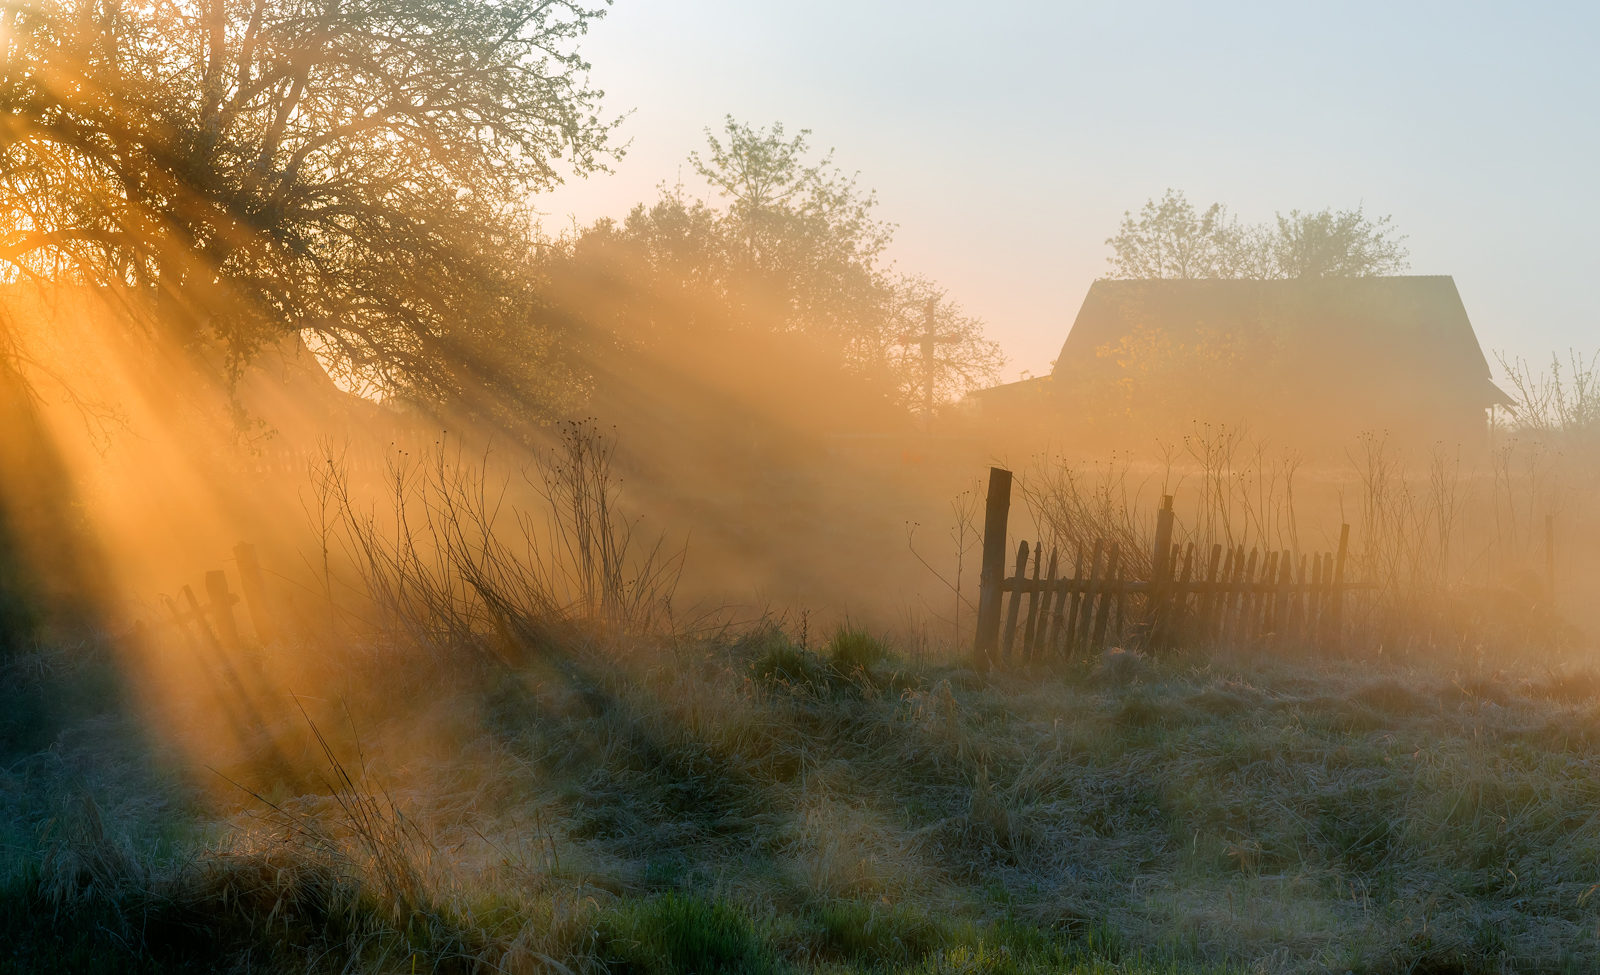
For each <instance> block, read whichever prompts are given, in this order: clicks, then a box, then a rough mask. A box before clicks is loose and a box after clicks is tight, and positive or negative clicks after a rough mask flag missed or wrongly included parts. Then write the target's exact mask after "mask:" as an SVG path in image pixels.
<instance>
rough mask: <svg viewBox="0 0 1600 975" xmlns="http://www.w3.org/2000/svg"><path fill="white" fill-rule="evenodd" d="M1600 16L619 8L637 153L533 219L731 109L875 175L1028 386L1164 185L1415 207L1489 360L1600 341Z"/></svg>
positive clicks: (671, 163)
mask: <svg viewBox="0 0 1600 975" xmlns="http://www.w3.org/2000/svg"><path fill="white" fill-rule="evenodd" d="M1597 9H1600V5H1593V4H1576V3H1574V4H1548V5H1534V4H1511V3H1505V4H1480V3H1471V4H1469V3H1448V4H1447V3H1426V4H1424V3H1410V4H1407V3H1388V4H1377V3H1374V4H1332V3H1327V4H1316V5H1312V4H1291V3H1273V4H1250V5H1246V4H1218V3H1212V4H1199V3H1197V4H1177V3H1167V4H1131V3H1115V4H1112V3H1103V4H1094V5H1085V4H1076V3H1044V2H1020V3H1011V4H1007V5H1005V6H1004V7H1003V8H1001V7H1000V5H998V4H995V5H989V4H975V3H952V2H942V0H941V2H923V3H915V2H909V0H856V2H849V0H810V2H804V3H796V2H790V3H776V2H763V0H743V2H740V0H617V3H616V5H615V6H614V7H613V8H612V10H611V13H610V15H609V16H608V17H607V18H606V19H605V20H603V21H601V22H599V23H598V24H597V25H595V27H594V29H593V30H592V32H591V34H590V36H589V37H588V38H587V39H586V41H585V44H584V47H583V50H584V52H585V55H586V56H587V57H588V58H589V59H590V60H591V61H592V62H593V64H594V73H593V80H594V81H595V83H596V84H598V85H599V86H600V87H603V88H605V89H606V91H607V95H608V100H609V105H610V107H611V109H612V110H613V111H619V112H620V111H625V110H631V112H632V114H631V115H630V116H629V118H628V119H627V121H626V122H625V123H624V126H623V129H622V136H623V137H624V138H627V139H631V140H632V147H631V149H630V151H629V153H628V155H627V157H626V158H625V159H623V160H622V161H621V162H620V163H618V164H617V165H616V167H615V168H616V173H615V174H614V175H611V176H597V177H594V178H592V179H590V180H588V181H584V182H582V183H574V184H571V185H569V186H567V187H565V188H563V189H561V190H558V191H556V192H555V193H552V194H550V195H548V196H545V197H542V198H541V199H540V201H539V205H540V207H541V208H542V209H544V210H545V211H547V212H549V213H551V214H552V216H553V217H555V218H556V219H557V220H564V219H565V218H566V217H567V216H568V215H572V216H576V217H577V218H578V219H580V220H582V221H587V220H590V219H593V218H595V217H599V216H603V215H608V214H609V215H621V214H622V213H623V212H625V211H626V210H627V208H628V206H629V205H630V204H631V203H632V202H636V201H639V200H643V199H647V198H650V197H652V196H653V195H654V192H655V190H654V188H655V186H656V184H657V183H659V182H661V181H662V180H669V181H670V180H671V179H673V178H674V177H675V175H676V174H677V173H678V172H679V171H680V169H682V170H684V172H686V173H687V169H686V167H684V166H683V159H684V158H685V157H686V156H687V154H688V152H689V151H690V150H691V149H694V148H697V147H699V146H701V145H703V144H704V135H703V131H702V130H703V129H705V128H706V127H707V126H712V127H718V126H720V122H721V119H722V116H723V115H724V114H726V113H732V114H733V115H735V116H737V117H738V118H740V119H741V120H744V121H748V122H751V123H756V124H765V123H769V122H773V121H782V122H783V123H784V124H785V126H786V127H788V128H790V129H791V130H793V129H799V128H809V129H811V130H812V131H813V133H814V135H813V144H814V145H816V146H818V147H819V148H824V149H825V148H827V147H830V146H831V147H833V148H834V149H835V154H836V155H835V160H836V162H837V163H839V164H840V165H841V166H842V167H843V168H845V169H846V170H858V171H859V172H860V179H861V183H862V185H864V186H867V187H871V188H873V189H876V190H877V191H878V196H879V200H880V213H881V215H882V217H883V218H885V219H887V220H889V221H891V222H893V223H895V224H897V225H898V227H899V230H898V232H897V235H896V242H895V245H894V248H893V251H892V253H893V256H894V258H895V259H896V260H897V261H898V262H899V264H900V265H901V266H902V267H904V268H905V269H906V270H909V271H917V272H921V273H924V274H927V275H929V276H931V277H933V278H934V279H935V280H937V281H939V282H940V283H942V284H943V285H945V286H946V287H947V288H949V290H950V291H951V293H952V295H953V296H954V297H955V298H956V299H957V300H959V301H960V302H961V303H962V304H963V305H964V306H965V307H966V308H967V310H968V311H969V312H971V313H973V314H976V315H978V316H980V317H982V318H983V319H984V320H985V321H986V322H987V323H988V326H989V330H990V333H991V335H992V336H993V337H994V338H995V339H997V340H998V341H1000V343H1001V344H1002V345H1003V346H1004V348H1005V350H1006V352H1007V354H1008V356H1009V358H1010V362H1009V364H1008V366H1007V370H1006V374H1007V377H1008V378H1010V377H1014V376H1015V375H1017V374H1018V373H1020V372H1022V371H1023V370H1028V371H1032V372H1034V373H1039V372H1043V371H1045V370H1046V369H1047V368H1048V365H1049V362H1050V360H1051V359H1052V358H1053V357H1054V356H1055V354H1056V352H1057V351H1058V350H1059V348H1060V345H1061V341H1062V339H1063V338H1064V337H1065V335H1066V332H1067V329H1068V327H1069V326H1070V324H1071V322H1072V319H1073V316H1074V315H1075V314H1076V312H1077V308H1078V305H1079V303H1080V302H1081V301H1082V299H1083V295H1084V292H1085V290H1086V289H1087V288H1088V286H1089V283H1090V281H1092V280H1093V279H1094V278H1095V277H1097V276H1099V275H1100V274H1101V273H1103V271H1104V270H1105V267H1106V263H1105V258H1106V253H1107V248H1106V246H1105V239H1106V238H1107V237H1108V236H1110V235H1111V234H1112V233H1113V232H1115V230H1116V226H1117V223H1118V221H1119V220H1120V218H1121V214H1122V211H1124V210H1127V209H1137V208H1138V207H1139V206H1140V205H1141V204H1142V203H1143V202H1144V200H1145V199H1147V198H1149V197H1152V196H1159V195H1160V194H1161V192H1162V191H1163V190H1164V189H1165V188H1166V187H1169V186H1171V187H1174V188H1178V189H1181V190H1183V191H1184V192H1185V193H1187V194H1188V196H1189V198H1190V200H1192V201H1194V202H1196V203H1200V204H1204V203H1209V202H1211V201H1220V202H1223V203H1225V204H1227V205H1228V206H1229V207H1230V208H1231V209H1232V210H1234V211H1235V212H1236V213H1237V214H1239V215H1240V216H1241V217H1242V218H1244V219H1246V220H1251V221H1256V220H1264V219H1268V218H1270V217H1271V215H1272V213H1273V211H1275V210H1283V211H1288V210H1290V209H1292V208H1300V209H1320V208H1322V207H1324V206H1334V207H1341V208H1342V207H1353V206H1355V205H1357V204H1363V205H1365V207H1366V209H1367V212H1368V213H1369V214H1373V215H1380V214H1392V215H1393V217H1394V221H1395V224H1396V225H1397V226H1398V228H1399V229H1400V230H1401V231H1402V232H1404V233H1405V234H1407V235H1408V237H1409V240H1408V241H1407V245H1408V247H1409V248H1410V251H1411V264H1412V270H1413V273H1418V274H1450V275H1454V277H1455V279H1456V284H1457V287H1459V288H1460V291H1461V295H1462V298H1463V299H1464V300H1465V302H1466V306H1467V312H1468V314H1469V315H1471V317H1472V320H1473V323H1474V325H1475V326H1476V327H1477V330H1478V335H1479V338H1480V340H1481V341H1482V343H1483V345H1484V348H1485V351H1486V353H1492V351H1493V350H1495V349H1503V350H1507V351H1510V352H1513V353H1518V354H1522V355H1528V356H1537V357H1546V356H1547V355H1548V352H1549V351H1551V350H1565V349H1566V348H1567V347H1568V346H1578V347H1579V348H1581V349H1589V350H1591V351H1592V350H1594V349H1596V348H1600V307H1597V304H1600V302H1597V299H1596V295H1597V294H1600V288H1597V285H1600V280H1597V279H1600V243H1597V236H1596V233H1597V225H1600V188H1597V179H1600V105H1597V101H1600V57H1597V55H1596V53H1595V46H1596V43H1597V38H1600V13H1597ZM691 186H692V187H693V184H692V183H691ZM693 188H696V189H698V187H693Z"/></svg>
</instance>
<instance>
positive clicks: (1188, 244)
mask: <svg viewBox="0 0 1600 975" xmlns="http://www.w3.org/2000/svg"><path fill="white" fill-rule="evenodd" d="M1404 240H1405V238H1404V237H1403V236H1400V235H1397V234H1396V233H1395V232H1394V229H1393V227H1392V225H1391V218H1390V217H1387V216H1384V217H1379V218H1378V219H1376V220H1372V219H1369V218H1368V217H1367V216H1366V215H1365V213H1363V211H1362V208H1361V207H1359V206H1358V207H1356V208H1355V209H1354V210H1332V209H1325V210H1320V211H1317V212H1315V213H1302V212H1301V211H1299V210H1291V211H1290V212H1289V214H1288V215H1287V216H1285V215H1283V214H1281V213H1280V214H1277V215H1276V218H1275V220H1274V222H1273V223H1272V224H1270V225H1268V224H1254V225H1253V224H1241V223H1240V222H1239V220H1238V219H1237V218H1236V217H1234V216H1232V215H1231V214H1229V213H1228V211H1227V209H1226V208H1225V207H1223V206H1222V204H1220V203H1213V204H1211V205H1210V206H1209V207H1207V208H1206V209H1205V210H1203V211H1200V210H1196V209H1195V207H1194V205H1193V204H1191V203H1190V202H1189V201H1188V199H1187V198H1186V197H1185V196H1184V195H1183V194H1182V193H1181V192H1179V191H1177V190H1172V189H1169V190H1167V191H1166V193H1165V194H1163V195H1162V197H1161V199H1160V200H1147V201H1146V202H1145V205H1144V207H1143V208H1142V209H1140V211H1139V213H1138V215H1134V214H1133V213H1132V212H1128V213H1125V214H1124V215H1123V219H1122V225H1121V227H1120V228H1119V229H1118V231H1117V234H1116V236H1114V237H1111V238H1109V239H1108V240H1107V241H1106V243H1107V244H1109V245H1111V257H1110V259H1109V260H1110V264H1111V274H1110V277H1113V278H1254V279H1272V278H1321V277H1364V276H1368V275H1384V274H1399V273H1402V272H1404V271H1405V270H1406V269H1407V267H1408V266H1409V265H1408V264H1407V261H1406V256H1407V254H1406V250H1405V247H1404V246H1403V241H1404Z"/></svg>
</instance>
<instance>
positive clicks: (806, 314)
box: [550, 118, 1003, 407]
mask: <svg viewBox="0 0 1600 975" xmlns="http://www.w3.org/2000/svg"><path fill="white" fill-rule="evenodd" d="M809 135H810V133H809V131H806V130H802V131H800V132H799V133H797V134H795V135H793V136H790V135H787V134H786V133H785V131H784V128H783V126H782V125H781V124H776V125H773V126H772V127H770V128H767V129H761V128H754V127H752V126H749V125H746V124H744V123H741V122H738V121H736V120H734V119H732V118H729V119H727V120H726V122H725V125H724V128H723V131H722V133H721V134H720V135H718V134H714V133H712V132H709V131H708V132H707V143H708V145H707V149H706V151H705V152H704V153H699V152H697V153H693V154H691V156H690V160H689V161H690V164H691V166H692V167H693V168H694V170H695V172H696V173H697V174H699V175H700V176H701V177H703V178H704V179H705V180H706V182H707V183H708V184H709V185H710V186H711V187H712V188H713V189H714V190H715V191H716V192H717V194H718V195H719V196H721V197H722V198H723V200H724V201H726V202H725V204H723V205H720V206H719V205H717V204H715V203H713V202H709V201H707V200H704V199H700V198H696V197H693V196H691V195H689V194H688V193H687V192H686V191H685V190H684V188H683V187H682V186H675V187H670V188H666V189H665V190H664V191H663V193H662V195H661V197H660V198H659V199H657V200H656V201H655V202H654V203H651V204H648V205H645V204H640V205H639V206H637V207H635V208H634V209H633V210H632V212H630V213H629V214H628V216H627V218H626V219H625V220H624V221H622V222H621V223H616V222H613V221H602V222H600V223H599V224H597V225H596V226H594V227H592V228H590V229H588V230H587V231H585V232H584V233H582V234H580V235H578V237H577V238H575V239H574V240H571V241H568V242H567V257H564V258H563V260H564V261H567V263H565V264H564V265H563V268H562V269H560V270H552V271H551V272H550V275H551V277H553V278H554V277H560V276H562V275H570V274H573V273H574V265H573V264H572V263H571V259H572V258H573V257H581V256H582V255H588V257H589V259H591V260H592V259H602V257H601V256H602V255H604V257H603V259H604V260H608V261H610V262H612V264H613V265H614V270H613V272H612V274H613V275H614V276H615V277H620V278H622V279H623V280H625V281H627V282H628V284H627V286H626V288H625V289H621V290H626V291H631V292H632V293H633V294H634V295H636V296H639V300H635V301H631V302H629V301H626V300H624V299H620V298H618V299H616V300H613V301H610V302H607V301H604V300H601V301H598V302H597V301H596V300H595V298H594V297H592V296H591V297H587V298H586V299H585V300H584V301H582V302H571V301H569V302H567V305H568V307H576V306H579V305H582V306H585V307H587V308H588V309H589V310H588V311H587V314H588V315H589V316H590V317H596V315H597V314H598V317H604V318H607V320H608V322H609V324H608V325H607V326H606V328H607V329H608V330H609V333H610V335H611V337H610V338H609V339H607V340H606V341H608V342H612V343H620V344H621V345H624V346H626V345H630V344H636V343H649V342H651V341H654V340H655V339H653V338H652V336H657V335H658V334H659V333H661V332H663V331H667V332H673V333H675V334H677V335H679V336H684V335H686V334H688V333H693V334H694V336H696V337H697V338H699V339H704V338H707V337H710V336H713V335H715V334H717V333H718V332H721V333H726V334H731V333H733V332H735V331H738V332H743V333H751V332H756V333H769V334H771V335H774V336H785V337H787V339H788V341H786V342H785V343H782V344H781V347H783V348H786V349H788V350H789V351H788V352H786V353H783V354H784V355H785V356H790V355H794V354H796V352H795V350H797V349H798V348H799V347H800V345H802V344H803V345H804V346H805V348H806V350H807V351H806V352H805V353H804V357H805V358H806V359H807V360H808V361H811V362H815V363H817V364H819V365H821V364H823V363H826V366H825V368H827V369H830V370H832V371H833V372H834V373H836V374H837V373H839V372H843V373H845V374H848V375H852V376H854V377H856V378H857V379H859V380H861V381H862V382H864V383H867V384H873V383H876V384H878V385H879V386H881V387H882V389H883V391H884V394H885V395H887V396H888V397H889V398H890V399H892V400H894V401H895V402H898V403H899V404H900V405H902V406H913V407H915V406H918V405H920V404H922V403H923V402H924V400H925V396H924V393H925V391H926V387H927V382H928V370H927V363H926V361H925V360H924V358H923V357H922V353H921V348H922V343H921V335H922V334H924V332H923V330H924V329H925V328H927V327H928V326H929V325H930V324H931V326H932V328H933V331H934V333H935V334H936V335H937V336H938V337H939V338H940V341H939V342H938V343H937V356H936V362H935V365H936V369H935V374H934V376H933V390H934V393H935V397H934V398H935V400H936V402H939V403H942V402H945V401H946V400H948V399H951V398H954V397H956V396H959V395H960V394H962V393H964V392H966V391H968V390H970V389H973V388H977V387H979V386H982V385H986V384H990V383H992V382H994V380H995V377H996V375H997V373H998V371H999V366H1000V364H1001V362H1002V361H1003V360H1002V357H1001V355H1000V351H999V347H998V346H996V345H995V344H994V343H993V342H990V341H989V340H987V339H985V338H984V336H983V329H982V323H981V322H979V321H977V320H976V319H974V318H972V317H970V316H968V315H966V314H965V313H964V312H962V310H961V309H960V307H959V306H958V305H956V304H955V303H954V302H953V301H951V300H950V299H949V298H948V297H947V296H946V295H945V294H944V293H943V292H942V291H940V290H939V289H938V288H936V287H935V286H934V285H933V284H932V283H930V282H928V281H926V280H923V279H920V278H915V277H910V276H906V275H902V274H899V273H897V272H895V271H894V270H893V268H892V267H891V266H889V264H888V262H887V261H886V260H885V258H884V252H885V250H886V248H887V247H888V245H889V243H890V241H891V239H892V236H893V227H891V226H890V225H889V224H887V223H885V222H883V221H882V220H880V219H878V217H877V215H876V202H877V201H876V198H875V196H874V195H873V194H872V193H871V192H870V191H863V190H861V189H860V188H859V187H858V186H857V183H856V180H855V178H854V177H852V176H847V175H845V174H844V173H843V172H841V171H840V170H839V169H838V168H837V167H835V166H834V165H833V162H832V154H831V153H828V154H824V155H823V156H822V157H821V158H820V159H818V158H813V157H812V155H811V154H810V152H809V146H808V141H807V140H808V136H809ZM624 253H625V254H626V257H624V256H623V255H624ZM580 263H581V261H580ZM578 273H582V272H578ZM618 290H619V289H613V290H612V294H613V295H616V294H617V293H618ZM646 295H648V296H650V297H648V298H644V297H643V296H646ZM930 298H933V299H936V300H935V301H934V303H933V306H932V307H933V319H932V321H931V323H930V321H929V320H928V309H929V299H930ZM607 304H609V308H607V309H605V310H602V309H601V308H600V307H598V306H601V305H607ZM691 341H693V339H691ZM778 347H780V346H776V345H769V348H774V349H775V348H778ZM778 365H779V364H777V363H763V362H761V361H760V360H759V358H758V359H756V360H753V361H752V362H751V363H749V368H752V369H755V370H758V371H759V370H761V369H763V368H772V367H775V366H778ZM782 365H783V366H784V367H787V368H793V366H794V363H793V362H789V363H784V364H782Z"/></svg>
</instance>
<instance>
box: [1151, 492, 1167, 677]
mask: <svg viewBox="0 0 1600 975" xmlns="http://www.w3.org/2000/svg"><path fill="white" fill-rule="evenodd" d="M1171 582H1172V495H1170V494H1163V495H1162V496H1161V508H1160V509H1159V510H1158V511H1156V542H1155V546H1154V550H1153V551H1152V552H1151V553H1150V598H1149V617H1150V620H1149V626H1150V649H1152V650H1159V649H1160V648H1161V639H1162V631H1163V630H1165V629H1166V626H1165V617H1166V614H1167V610H1166V607H1167V595H1168V588H1169V583H1171Z"/></svg>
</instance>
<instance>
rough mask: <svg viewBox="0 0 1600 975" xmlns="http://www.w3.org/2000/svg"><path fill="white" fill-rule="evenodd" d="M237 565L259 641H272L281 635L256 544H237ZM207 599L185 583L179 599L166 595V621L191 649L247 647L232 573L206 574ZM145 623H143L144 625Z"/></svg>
mask: <svg viewBox="0 0 1600 975" xmlns="http://www.w3.org/2000/svg"><path fill="white" fill-rule="evenodd" d="M233 555H234V566H235V569H236V570H237V572H238V577H239V588H240V589H241V590H243V592H244V604H245V610H246V611H247V612H248V613H249V616H250V623H251V626H252V627H253V628H254V630H255V635H256V640H257V641H258V642H260V643H263V644H265V643H269V642H271V641H272V640H274V639H276V638H277V635H278V625H277V620H276V617H275V613H274V611H273V607H272V602H271V599H270V597H269V595H268V588H267V585H266V581H265V579H264V578H263V573H262V570H261V563H260V560H259V559H258V558H257V556H256V549H255V546H254V545H251V544H249V543H247V542H240V543H239V544H238V545H236V546H234V549H233ZM205 593H206V598H205V600H204V601H203V602H202V601H201V600H200V599H199V598H198V597H197V596H195V594H194V589H193V588H191V587H190V586H188V585H185V586H184V587H183V588H182V589H181V590H179V594H178V598H177V599H174V598H173V597H171V596H163V597H162V603H163V605H164V606H165V608H166V620H165V622H167V623H168V624H170V625H171V626H172V627H173V629H175V630H176V631H177V632H179V633H180V634H182V636H183V640H184V642H185V643H186V644H188V646H189V648H190V649H191V650H198V649H201V648H208V649H211V650H217V651H226V652H230V653H231V652H236V651H238V650H240V649H241V648H242V646H243V642H242V641H241V639H240V631H239V622H238V619H237V618H236V617H235V615H234V607H235V606H236V605H238V604H239V602H240V599H239V597H238V596H237V595H235V594H234V593H233V591H232V590H231V589H230V588H229V587H228V575H227V573H226V572H224V571H223V570H222V569H212V570H211V571H209V572H207V573H206V575H205ZM142 626H143V624H141V627H142Z"/></svg>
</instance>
